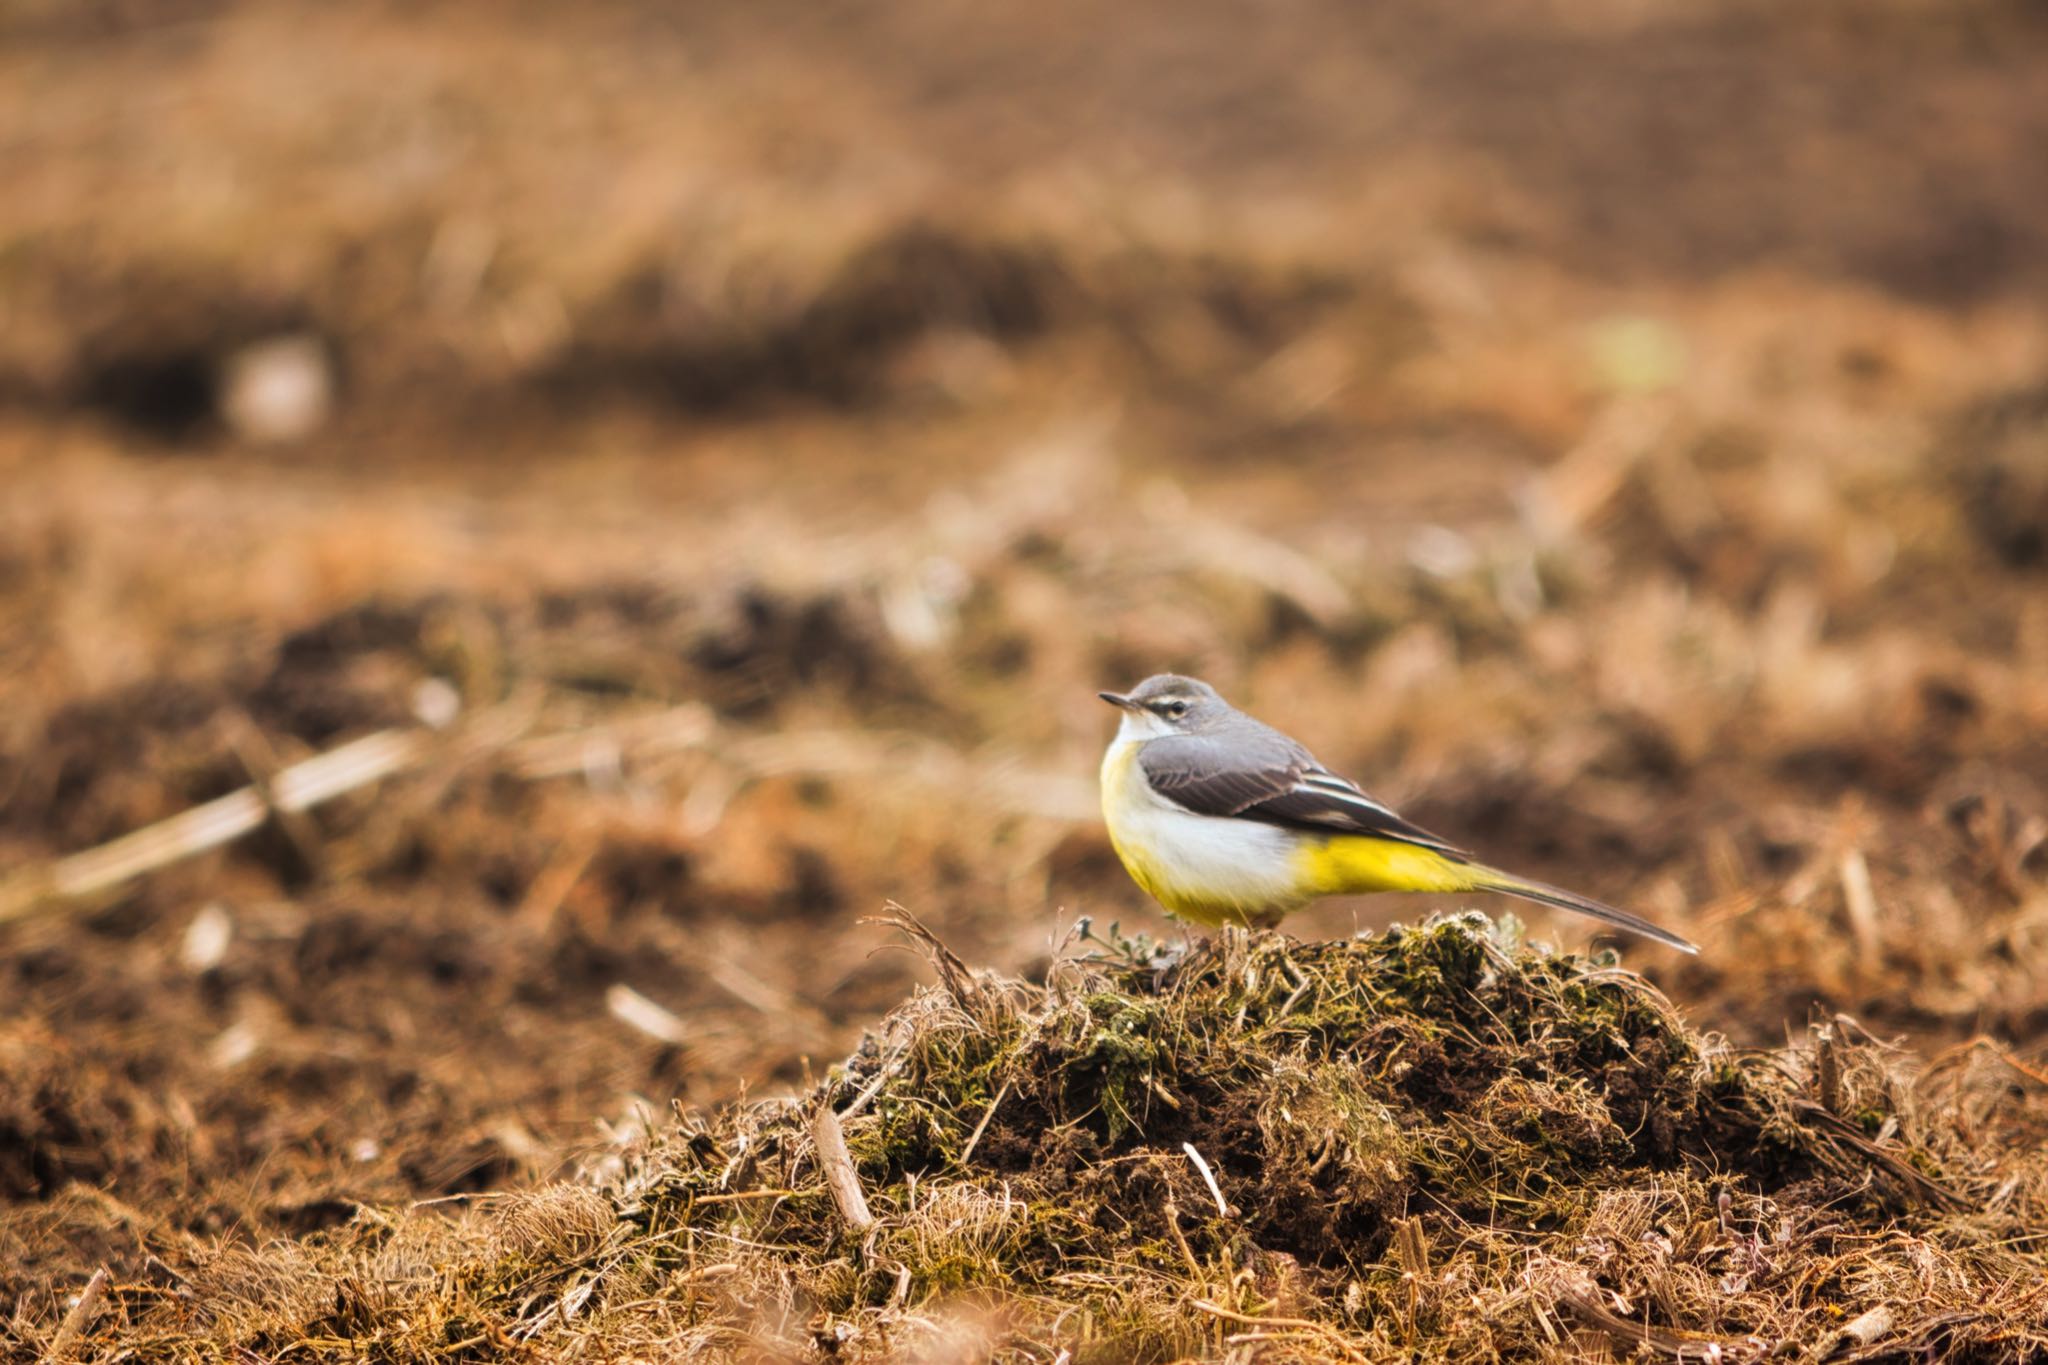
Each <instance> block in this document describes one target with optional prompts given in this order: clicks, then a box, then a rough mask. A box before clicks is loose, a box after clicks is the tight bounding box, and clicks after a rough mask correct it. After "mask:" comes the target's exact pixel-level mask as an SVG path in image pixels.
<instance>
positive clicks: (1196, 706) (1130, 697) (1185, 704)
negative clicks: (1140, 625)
mask: <svg viewBox="0 0 2048 1365" xmlns="http://www.w3.org/2000/svg"><path fill="white" fill-rule="evenodd" d="M1096 695H1097V696H1099V697H1101V698H1102V699H1103V700H1104V701H1106V702H1108V703H1109V704H1110V705H1111V706H1114V707H1117V708H1118V709H1120V710H1121V711H1122V712H1123V713H1124V723H1123V728H1122V729H1121V730H1120V731H1119V734H1121V735H1123V736H1126V737H1128V738H1133V739H1160V738H1163V737H1164V736H1167V735H1192V734H1200V733H1201V732H1202V731H1204V730H1206V729H1208V728H1210V727H1211V726H1213V725H1215V724H1216V723H1217V722H1219V721H1221V720H1224V719H1225V718H1227V717H1229V716H1230V715H1232V714H1233V712H1232V711H1231V707H1230V703H1229V702H1227V701H1225V700H1223V698H1221V697H1219V696H1217V695H1216V689H1215V688H1213V687H1211V686H1209V684H1207V683H1205V682H1203V681H1202V680H1201V679H1199V678H1183V677H1181V676H1180V675H1179V674H1177V673H1155V674H1154V675H1153V676H1151V677H1149V678H1147V679H1145V681H1143V682H1141V683H1139V684H1138V685H1137V686H1136V687H1134V688H1132V689H1131V690H1130V691H1129V692H1128V693H1123V692H1099V693H1097V694H1096Z"/></svg>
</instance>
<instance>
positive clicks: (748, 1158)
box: [110, 916, 2048, 1361]
mask: <svg viewBox="0 0 2048 1365" xmlns="http://www.w3.org/2000/svg"><path fill="white" fill-rule="evenodd" d="M901 926H902V927H903V928H904V930H905V931H906V932H907V933H909V934H911V935H912V936H913V937H916V938H919V939H920V940H921V941H922V942H923V943H924V945H925V946H926V948H927V950H928V951H929V952H930V953H931V955H932V958H933V961H934V965H935V966H936V967H937V968H938V971H939V975H940V977H941V979H942V981H943V982H944V983H945V984H944V985H943V986H942V987H939V988H936V989H931V990H927V991H924V992H921V993H920V994H918V995H917V996H916V997H914V998H913V999H911V1000H910V1001H909V1002H907V1003H906V1004H904V1005H903V1006H902V1007H900V1008H899V1009H898V1010H896V1011H895V1012H894V1013H893V1014H891V1015H890V1016H889V1017H888V1018H887V1019H886V1020H885V1021H883V1023H882V1024H881V1025H880V1026H879V1027H878V1028H877V1029H876V1030H875V1031H874V1032H873V1033H872V1034H871V1035H870V1036H869V1037H868V1039H867V1040H866V1041H865V1042H864V1044H863V1045H862V1047H861V1048H860V1050H859V1051H858V1052H857V1053H856V1054H855V1055H854V1056H853V1057H852V1058H851V1059H850V1060H849V1061H848V1063H847V1064H846V1065H845V1066H844V1067H843V1068H838V1069H835V1071H834V1073H833V1074H832V1075H831V1076H830V1077H828V1078H827V1079H826V1080H825V1081H823V1082H822V1083H820V1084H819V1085H818V1086H816V1087H815V1088H814V1089H813V1090H812V1091H811V1092H810V1093H809V1094H807V1095H804V1096H802V1097H799V1098H794V1099H788V1100H780V1101H772V1102H766V1103H759V1104H751V1105H749V1104H741V1105H738V1106H735V1107H732V1108H729V1109H727V1110H725V1111H723V1112H721V1113H719V1114H717V1115H715V1116H708V1117H707V1116H702V1115H690V1116H686V1117H685V1119H684V1120H683V1121H682V1122H681V1123H680V1124H677V1125H673V1126H664V1127H663V1128H661V1129H660V1130H659V1131H650V1132H647V1133H643V1134H640V1135H628V1136H625V1137H623V1138H622V1140H621V1143H620V1145H619V1147H618V1148H617V1150H616V1151H614V1152H612V1153H610V1154H608V1155H607V1156H606V1157H605V1158H604V1159H603V1160H601V1161H598V1162H596V1163H594V1164H593V1166H592V1168H591V1170H590V1172H589V1174H588V1175H587V1176H586V1178H585V1179H583V1180H581V1181H578V1182H572V1183H565V1184H562V1185H559V1186H555V1187H552V1188H546V1189H542V1190H540V1191H538V1192H535V1193H531V1194H524V1195H518V1196H510V1197H507V1198H504V1199H502V1200H498V1201H484V1202H480V1203H479V1205H478V1206H477V1207H475V1208H473V1209H472V1211H470V1212H468V1213H466V1214H464V1215H461V1216H459V1217H452V1218H451V1217H449V1216H448V1215H447V1214H446V1213H445V1212H444V1209H445V1208H446V1207H447V1206H440V1207H437V1208H434V1209H427V1210H415V1211H413V1212H411V1213H407V1214H403V1215H391V1214H377V1215H375V1216H370V1215H365V1216H364V1217H362V1218H359V1219H358V1220H357V1221H356V1222H355V1223H354V1224H353V1225H351V1226H350V1227H349V1228H347V1229H345V1230H343V1231H342V1232H341V1233H338V1234H334V1235H331V1236H328V1237H326V1238H324V1239H309V1240H306V1241H302V1242H298V1243H292V1244H287V1245H284V1246H281V1247H273V1248H269V1249H265V1250H262V1251H255V1252H251V1251H246V1250H242V1251H231V1252H227V1253H222V1254H220V1255H218V1256H217V1257H215V1258H214V1259H212V1260H211V1261H210V1262H208V1263H206V1264H203V1265H201V1266H198V1267H196V1268H194V1269H193V1270H192V1274H191V1278H190V1280H189V1281H188V1282H187V1283H186V1284H185V1285H184V1286H183V1287H182V1289H181V1290H180V1291H179V1292H176V1293H166V1294H165V1295H164V1296H163V1297H162V1299H161V1300H160V1301H159V1302H156V1303H154V1304H150V1303H138V1304H134V1305H131V1306H130V1307H131V1313H132V1317H131V1318H130V1319H129V1321H128V1323H127V1324H126V1325H125V1327H120V1328H115V1329H114V1332H115V1334H116V1335H118V1336H119V1337H120V1338H121V1340H122V1341H123V1343H124V1344H125V1345H126V1346H128V1347H129V1348H130V1349H132V1350H133V1351H134V1352H135V1353H136V1354H137V1355H138V1356H140V1357H143V1358H165V1359H177V1358H192V1357H195V1356H202V1355H203V1356H208V1357H212V1358H218V1357H220V1356H222V1355H228V1356H235V1357H238V1358H266V1359H267V1358H272V1357H275V1356H277V1355H279V1354H281V1353H285V1352H288V1351H291V1350H293V1349H295V1348H297V1347H303V1346H304V1345H306V1344H307V1343H318V1344H319V1345H320V1346H321V1348H322V1349H323V1350H329V1351H332V1352H336V1353H340V1354H345V1355H348V1356H349V1357H350V1358H374V1359H380V1360H427V1359H435V1360H445V1359H453V1358H463V1357H474V1358H482V1357H485V1356H497V1355H499V1354H502V1352H503V1351H504V1350H506V1349H508V1348H510V1347H512V1346H513V1345H514V1344H515V1343H516V1344H523V1347H524V1349H525V1350H527V1351H530V1352H532V1353H533V1354H534V1356H535V1357H536V1358H545V1359H556V1358H568V1357H570V1356H573V1355H577V1354H579V1353H582V1352H585V1351H588V1350H592V1349H595V1350H599V1351H601V1352H602V1353H604V1354H607V1355H611V1356H621V1355H630V1354H634V1353H636V1352H639V1351H653V1350H659V1351H666V1352H683V1351H704V1352H712V1353H716V1354H718V1355H720V1356H722V1357H729V1358H744V1359H757V1358H758V1359H792V1358H821V1357H830V1358H837V1359H855V1360H882V1359H901V1358H905V1356H906V1355H910V1356H914V1357H916V1358H949V1359H950V1358H955V1355H956V1353H957V1354H958V1355H959V1357H960V1358H984V1357H989V1356H992V1357H994V1358H997V1359H1016V1360H1026V1359H1032V1360H1037V1359H1049V1358H1053V1357H1055V1356H1058V1357H1060V1358H1065V1359H1073V1360H1098V1361H1111V1360H1115V1361H1130V1360H1167V1359H1173V1358H1177V1357H1181V1356H1186V1355H1190V1354H1203V1355H1214V1354H1220V1353H1222V1352H1224V1351H1227V1350H1228V1349H1229V1348H1230V1347H1232V1346H1242V1347H1253V1348H1255V1350H1254V1352H1253V1354H1255V1355H1256V1356H1257V1358H1259V1359H1308V1360H1324V1359H1328V1360H1365V1359H1374V1360H1377V1359H1396V1358H1398V1359H1403V1360H1457V1361H1481V1360H1498V1359H1527V1358H1531V1357H1532V1356H1534V1355H1537V1354H1541V1353H1543V1352H1545V1351H1551V1352H1555V1351H1560V1350H1563V1351H1574V1352H1578V1351H1585V1350H1598V1349H1605V1350H1608V1351H1611V1352H1613V1353H1614V1354H1615V1355H1630V1354H1647V1355H1649V1356H1653V1357H1663V1358H1692V1359H1708V1358H1718V1359H1730V1360H1737V1359H1761V1358H1764V1357H1767V1356H1768V1357H1773V1358H1779V1357H1786V1358H1790V1357H1797V1358H1802V1359H1823V1358H1839V1359H1870V1358H1901V1359H1903V1358H1908V1357H1919V1356H1922V1355H1925V1354H1927V1353H1930V1352H1938V1353H1940V1354H1942V1355H1943V1358H1945V1359H1985V1360H1989V1359H1999V1360H2006V1359H2015V1358H2022V1357H2029V1356H2034V1355H2038V1354H2039V1353H2040V1352H2042V1351H2044V1350H2048V1328H2044V1327H2043V1326H2042V1324H2043V1322H2044V1317H2043V1313H2044V1310H2048V1289H2044V1288H2043V1284H2044V1280H2043V1275H2042V1271H2043V1269H2044V1264H2043V1258H2042V1256H2041V1254H2040V1253H2039V1251H2038V1250H2036V1249H2035V1244H2034V1243H2033V1242H2032V1241H2031V1240H2029V1239H2028V1238H2027V1237H2026V1235H2025V1234H2026V1232H2027V1230H2028V1229H2030V1228H2032V1227H2036V1226H2038V1225H2039V1221H2040V1217H2041V1214H2042V1212H2043V1211H2044V1206H2048V1156H2044V1155H2043V1153H2042V1151H2041V1149H2040V1138H2041V1136H2042V1133H2043V1131H2044V1121H2048V1095H2044V1089H2048V1087H2043V1085H2042V1084H2041V1080H2042V1078H2041V1077H2039V1076H2038V1075H2035V1074H2033V1073H2032V1072H2031V1071H2030V1070H2029V1069H2027V1068H2024V1067H2023V1066H2020V1065H2018V1064H2016V1063H2014V1062H2013V1061H2012V1059H2010V1058H2008V1057H2004V1056H2001V1055H1998V1054H1995V1053H1993V1052H1992V1051H1991V1050H1990V1049H1981V1048H1980V1049H1975V1050H1971V1051H1969V1052H1967V1053H1962V1054H1957V1056H1956V1057H1954V1058H1951V1059H1949V1060H1948V1061H1946V1062H1944V1063H1941V1064H1938V1065H1936V1066H1935V1067H1933V1068H1930V1069H1928V1070H1926V1071H1924V1072H1922V1073H1920V1074H1918V1075H1917V1076H1915V1075H1909V1074H1908V1073H1907V1071H1906V1070H1905V1069H1904V1067H1903V1066H1902V1064H1901V1062H1900V1059H1899V1057H1898V1056H1897V1054H1894V1053H1892V1052H1890V1051H1888V1050H1887V1049H1885V1048H1883V1047H1881V1046H1879V1045H1878V1044H1876V1043H1874V1042H1872V1041H1871V1040H1869V1039H1868V1038H1867V1037H1865V1036H1863V1035H1861V1034H1860V1032H1859V1031H1857V1030H1856V1029H1855V1028H1854V1026H1853V1025H1851V1024H1849V1023H1847V1021H1843V1020H1837V1021H1835V1022H1834V1023H1833V1024H1831V1025H1829V1026H1828V1027H1827V1028H1825V1029H1822V1030H1817V1031H1816V1033H1815V1035H1814V1037H1813V1039H1812V1040H1810V1041H1809V1043H1808V1044H1806V1045H1804V1046H1801V1047H1797V1048H1792V1049H1783V1050H1774V1051H1736V1050H1733V1049H1730V1048H1729V1047H1727V1046H1726V1045H1724V1044H1723V1043H1721V1042H1720V1041H1719V1040H1718V1039H1716V1038H1714V1037H1712V1036H1710V1035H1701V1034H1698V1033H1695V1032H1693V1031H1691V1030H1690V1029H1688V1028H1687V1027H1686V1025H1685V1024H1684V1023H1683V1022H1682V1021H1681V1020H1680V1019H1679V1017H1678V1016H1677V1014H1676V1012H1675V1011H1674V1010H1673V1009H1672V1007H1671V1006H1670V1004H1669V1003H1668V1002H1667V1001H1666V1000H1665V999H1664V998H1663V997H1662V996H1661V995H1659V994H1658V993H1657V992H1656V991H1655V990H1654V989H1652V988H1651V987H1650V986H1648V985H1647V984H1645V983H1644V982H1643V981H1642V980H1640V979H1639V978H1637V977H1635V976H1634V975H1632V974H1630V973H1628V972H1626V971H1624V970H1622V969H1620V968H1619V967H1618V966H1617V965H1615V964H1614V963H1613V962H1612V961H1611V960H1594V961H1589V960H1585V959H1582V958H1577V957H1571V956H1558V955H1554V954H1551V953H1548V952H1544V951H1537V950H1532V949H1530V948H1527V947H1523V946H1520V945H1518V944H1516V943H1515V942H1514V941H1513V939H1512V937H1511V933H1512V931H1510V933H1509V934H1507V935H1504V934H1502V933H1501V932H1500V931H1498V930H1494V929H1492V928H1491V927H1490V926H1489V925H1488V924H1487V922H1486V921H1484V920H1483V919H1481V918H1479V917H1476V916H1461V917H1457V918H1453V919H1446V920H1438V921H1433V922H1431V923H1428V924H1425V925H1423V926H1422V927H1420V928H1417V929H1401V928H1396V929H1394V930H1392V931H1390V932H1388V933H1386V934H1384V935H1379V936H1367V937H1360V938H1356V939H1351V940H1346V941H1337V942H1329V943H1315V944H1311V943H1301V942H1296V941H1293V940H1290V939H1287V938H1285V937H1282V936H1280V935H1277V934H1261V935H1257V936H1254V937H1250V938H1246V937H1245V936H1243V935H1240V934H1226V935H1225V936H1223V937H1222V938H1221V939H1219V940H1218V941H1217V942H1216V943H1214V944H1208V945H1204V946H1201V947H1199V948H1197V949H1195V950H1194V951H1192V952H1191V953H1189V954H1188V955H1187V956H1186V957H1185V958H1184V959H1183V960H1181V961H1178V962H1171V961H1167V960H1165V959H1163V958H1156V957H1154V956H1153V954H1152V951H1151V949H1150V947H1149V945H1146V944H1143V943H1131V942H1126V941H1123V940H1114V941H1111V942H1109V943H1107V944H1104V945H1103V946H1104V947H1106V948H1107V949H1108V951H1107V952H1104V953H1098V954H1096V955H1093V956H1089V957H1083V958H1075V957H1068V956H1063V957H1061V958H1059V959H1058V960H1057V961H1056V962H1055V963H1054V965H1053V967H1052V968H1051V970H1050V972H1049V973H1048V975H1047V979H1046V980H1045V982H1044V983H1042V984H1034V983H1027V982H1023V981H1019V980H1014V979H1007V978H1000V977H996V976H992V975H977V974H974V973H971V972H969V971H968V970H967V969H966V968H965V967H964V966H963V965H962V964H961V963H960V961H959V959H958V958H956V957H954V956H953V955H952V954H951V953H950V952H948V951H947V950H946V949H945V948H944V947H943V946H942V945H940V944H938V943H937V941H936V940H934V939H932V938H930V936H929V935H928V934H927V933H925V931H924V930H923V929H922V928H921V927H920V926H918V925H916V924H915V923H914V922H913V921H909V920H907V919H905V920H903V921H901ZM110 1326H111V1324H110Z"/></svg>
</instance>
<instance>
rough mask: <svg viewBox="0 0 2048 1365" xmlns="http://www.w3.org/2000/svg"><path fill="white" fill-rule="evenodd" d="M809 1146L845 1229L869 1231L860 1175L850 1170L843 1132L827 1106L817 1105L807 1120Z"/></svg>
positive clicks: (871, 1220)
mask: <svg viewBox="0 0 2048 1365" xmlns="http://www.w3.org/2000/svg"><path fill="white" fill-rule="evenodd" d="M811 1144H812V1148H813V1150H814V1151H815V1152H816V1153H817V1158H818V1169H819V1170H820V1171H822V1172H823V1173H824V1176H825V1187H826V1188H827V1189H828V1190H830V1191H831V1192H832V1204H833V1207H835V1208H837V1209H838V1210H839V1216H840V1217H841V1218H842V1219H844V1220H845V1222H846V1226H847V1227H849V1228H851V1229H852V1230H853V1231H854V1232H856V1233H862V1232H866V1231H867V1230H868V1229H869V1228H872V1227H873V1226H874V1225H875V1216H874V1214H872V1213H870V1212H869V1211H868V1201H867V1196H866V1195H865V1194H863V1193H862V1192H861V1188H860V1172H858V1171H856V1170H855V1169H854V1168H853V1158H852V1156H850V1155H849V1154H848V1153H847V1150H846V1132H845V1130H844V1129H842V1128H841V1127H840V1124H839V1115H837V1114H835V1113H833V1112H832V1106H831V1105H829V1104H825V1103H822V1102H821V1103H820V1104H819V1105H818V1108H817V1112H816V1113H815V1114H814V1115H812V1117H811Z"/></svg>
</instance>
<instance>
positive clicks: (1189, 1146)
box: [1180, 1142, 1230, 1218]
mask: <svg viewBox="0 0 2048 1365" xmlns="http://www.w3.org/2000/svg"><path fill="white" fill-rule="evenodd" d="M1180 1149H1181V1150H1182V1151H1183V1152H1186V1153H1187V1154H1188V1160H1190V1161H1192V1162H1194V1163H1195V1169H1196V1170H1198V1171H1200V1172H1201V1173H1202V1180H1203V1182H1204V1183H1205V1184H1207V1185H1208V1187H1209V1194H1210V1197H1212V1198H1213V1199H1215V1201H1216V1214H1217V1216H1218V1217H1220V1218H1228V1217H1230V1205H1229V1204H1228V1203H1227V1202H1226V1201H1225V1200H1224V1198H1223V1190H1222V1188H1221V1187H1219V1186H1218V1185H1217V1184H1216V1173H1215V1172H1214V1171H1212V1170H1210V1169H1209V1163H1208V1162H1207V1161H1205V1160H1203V1159H1202V1154H1201V1153H1200V1152H1198V1151H1196V1150H1195V1144H1194V1143H1192V1142H1183V1143H1182V1144H1181V1145H1180Z"/></svg>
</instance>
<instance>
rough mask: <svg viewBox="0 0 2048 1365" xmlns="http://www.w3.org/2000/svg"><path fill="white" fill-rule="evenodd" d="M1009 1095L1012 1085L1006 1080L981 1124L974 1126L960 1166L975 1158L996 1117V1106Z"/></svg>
mask: <svg viewBox="0 0 2048 1365" xmlns="http://www.w3.org/2000/svg"><path fill="white" fill-rule="evenodd" d="M1009 1093H1010V1083H1009V1082H1008V1081H1007V1080H1006V1081H1004V1082H1003V1084H1002V1087H1001V1088H1000V1089H999V1090H997V1091H996V1097H995V1098H994V1099H992V1100H990V1101H989V1102H988V1108H987V1109H986V1110H985V1111H983V1113H982V1116H981V1122H980V1123H977V1124H975V1125H974V1131H973V1132H972V1133H970V1134H969V1135H968V1137H967V1145H966V1146H965V1147H962V1148H961V1149H960V1164H961V1165H962V1166H965V1165H966V1164H967V1163H968V1162H969V1161H971V1160H972V1159H973V1158H974V1148H975V1146H976V1144H978V1143H979V1142H980V1141H981V1135H982V1134H983V1133H985V1132H987V1131H988V1121H989V1120H990V1119H992V1118H994V1117H995V1116H996V1106H997V1105H999V1104H1001V1103H1002V1102H1003V1096H1005V1095H1007V1094H1009Z"/></svg>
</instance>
